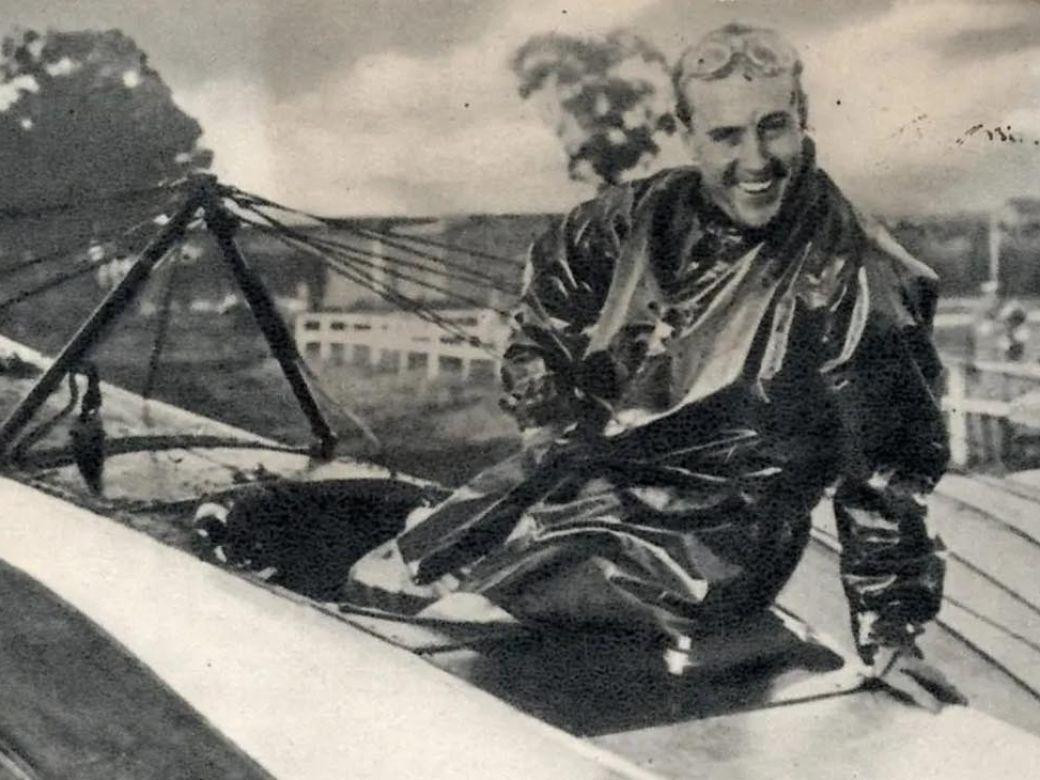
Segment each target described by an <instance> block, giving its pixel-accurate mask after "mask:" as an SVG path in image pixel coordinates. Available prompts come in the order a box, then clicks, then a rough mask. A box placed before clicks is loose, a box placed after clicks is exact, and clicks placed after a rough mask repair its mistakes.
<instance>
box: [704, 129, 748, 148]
mask: <svg viewBox="0 0 1040 780" xmlns="http://www.w3.org/2000/svg"><path fill="white" fill-rule="evenodd" d="M740 132H741V131H740V128H739V127H722V128H719V129H717V130H712V131H711V132H709V133H708V137H709V138H711V140H712V141H714V142H715V143H717V144H727V145H728V146H736V145H737V144H739V143H740Z"/></svg>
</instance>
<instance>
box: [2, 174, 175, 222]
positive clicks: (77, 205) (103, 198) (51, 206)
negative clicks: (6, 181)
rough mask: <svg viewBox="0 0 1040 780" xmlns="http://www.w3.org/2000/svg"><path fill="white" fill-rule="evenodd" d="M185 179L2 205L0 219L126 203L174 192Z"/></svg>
mask: <svg viewBox="0 0 1040 780" xmlns="http://www.w3.org/2000/svg"><path fill="white" fill-rule="evenodd" d="M187 181H188V178H187V177H184V178H181V179H178V180H177V181H175V182H173V183H170V184H159V185H156V186H153V187H147V188H142V189H128V190H118V191H116V192H112V193H106V194H104V195H97V196H92V197H83V198H78V199H76V200H70V201H62V202H58V203H48V204H46V205H43V206H35V207H32V208H22V207H18V206H3V207H0V220H11V221H13V220H17V219H27V218H33V217H43V216H50V215H53V214H66V213H69V212H75V211H81V210H83V209H86V208H90V207H91V206H96V205H106V204H119V203H126V202H127V201H132V200H135V199H138V198H144V197H147V196H150V195H158V194H160V193H173V192H176V191H177V190H178V189H180V188H182V187H183V186H184V185H185V183H187Z"/></svg>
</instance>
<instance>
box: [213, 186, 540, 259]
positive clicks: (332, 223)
mask: <svg viewBox="0 0 1040 780" xmlns="http://www.w3.org/2000/svg"><path fill="white" fill-rule="evenodd" d="M227 192H228V193H230V194H231V195H232V196H237V197H239V198H247V199H249V200H251V201H253V203H254V204H255V205H259V206H264V207H267V208H272V209H277V210H279V211H283V212H285V213H287V214H295V215H297V216H300V217H304V218H306V219H310V220H313V221H315V222H320V223H322V224H324V225H327V226H329V227H345V226H347V225H348V224H349V221H348V220H343V219H329V218H328V217H321V216H318V215H317V214H313V213H310V212H307V211H303V210H301V209H296V208H292V207H291V206H285V205H282V204H281V203H277V202H275V201H273V200H270V199H268V198H265V197H263V196H261V195H256V194H255V193H251V192H247V191H246V190H243V189H240V188H238V187H230V188H228V189H227ZM352 229H355V230H356V229H358V228H356V227H355V228H352ZM366 230H370V229H368V228H366ZM372 232H374V233H377V234H378V235H380V236H383V237H388V238H395V239H407V240H408V241H414V242H416V243H419V244H427V245H429V246H433V247H436V248H438V249H446V250H450V251H454V252H458V253H460V254H466V255H469V256H471V257H477V258H481V259H483V260H490V261H493V262H499V263H505V264H507V265H509V266H512V267H517V266H519V265H522V263H520V262H519V261H517V260H516V259H515V258H511V257H507V256H506V255H496V254H493V253H491V252H485V251H483V250H479V249H473V248H470V247H464V246H460V245H457V244H450V243H447V242H441V241H435V240H433V239H429V238H426V237H422V238H419V237H417V236H405V235H402V234H400V233H380V232H379V231H372ZM438 260H439V258H438Z"/></svg>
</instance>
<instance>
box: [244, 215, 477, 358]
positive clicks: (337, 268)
mask: <svg viewBox="0 0 1040 780" xmlns="http://www.w3.org/2000/svg"><path fill="white" fill-rule="evenodd" d="M257 213H259V214H260V216H261V217H263V218H264V219H265V220H267V221H268V222H269V223H270V224H271V225H272V226H273V227H275V228H277V229H278V235H277V236H276V237H277V238H279V239H280V240H282V242H283V243H286V244H287V245H289V246H291V247H293V248H297V249H298V248H300V247H305V248H306V250H307V251H309V252H310V253H311V254H313V255H315V256H316V257H318V258H319V259H321V260H322V261H323V262H325V263H326V265H327V267H328V268H330V269H331V270H333V271H334V272H336V273H338V274H340V275H342V276H344V277H345V278H348V279H350V280H351V281H353V282H355V283H356V284H358V285H359V286H361V287H364V288H365V289H367V290H369V291H371V292H374V293H375V294H376V295H378V296H379V297H381V298H383V299H384V300H386V301H388V302H390V303H392V304H395V305H397V306H399V307H401V308H404V309H405V310H407V311H410V312H412V313H413V314H415V315H416V316H418V317H420V318H421V319H423V320H425V321H427V322H429V323H430V324H433V325H436V326H437V327H439V328H441V329H442V330H444V331H445V332H447V333H448V334H449V335H451V336H452V337H454V338H458V339H460V340H462V341H464V342H465V343H468V344H470V345H471V346H474V347H477V348H481V349H484V350H486V351H488V352H490V354H492V355H495V357H497V355H496V354H495V353H494V352H492V351H491V350H490V349H489V347H488V345H486V344H484V343H483V342H481V341H480V339H479V338H477V337H475V336H472V335H470V334H468V333H466V332H465V331H463V330H461V329H459V328H457V327H456V326H455V325H454V324H453V323H452V322H451V321H450V320H447V319H445V318H443V317H441V316H440V315H438V314H437V313H436V312H434V311H433V310H431V309H429V308H428V307H424V306H423V305H422V304H421V303H420V302H418V301H415V300H413V299H411V298H409V297H407V296H405V295H402V294H401V293H400V292H398V291H396V290H394V289H392V288H390V287H389V286H387V285H385V283H384V284H382V285H381V284H380V282H379V281H378V280H376V279H374V278H372V277H371V276H370V275H368V274H365V273H364V272H363V271H361V270H360V269H357V268H355V267H350V266H349V265H347V267H344V265H345V263H343V262H341V261H338V259H337V258H334V257H331V256H330V255H329V253H328V252H327V251H324V250H322V249H321V248H320V247H316V246H314V245H313V244H312V243H311V242H310V241H308V240H307V239H308V237H307V236H305V235H304V234H302V233H300V232H299V231H296V230H293V229H292V228H291V227H289V226H287V225H284V224H283V223H281V222H280V221H279V220H277V219H276V218H274V217H271V216H270V215H267V214H263V213H262V212H257Z"/></svg>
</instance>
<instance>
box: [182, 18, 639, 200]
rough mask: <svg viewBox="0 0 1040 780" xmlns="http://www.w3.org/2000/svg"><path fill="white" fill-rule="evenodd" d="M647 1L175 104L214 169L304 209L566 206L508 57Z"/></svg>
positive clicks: (552, 149) (507, 24)
mask: <svg viewBox="0 0 1040 780" xmlns="http://www.w3.org/2000/svg"><path fill="white" fill-rule="evenodd" d="M646 4H647V3H646V2H634V3H629V4H628V5H627V6H626V5H625V4H623V3H622V4H619V6H622V7H621V8H617V7H614V8H609V7H597V6H596V5H595V4H593V3H590V2H584V3H576V4H570V3H568V4H567V5H566V7H564V6H561V4H560V3H557V2H545V1H543V2H540V3H539V2H536V3H531V4H528V5H525V6H523V7H521V6H520V5H517V4H514V5H512V6H511V7H510V8H508V9H506V11H505V12H503V13H502V14H500V15H499V16H497V17H496V18H495V20H494V24H493V25H491V26H490V27H489V28H488V31H487V32H486V33H485V34H483V35H481V36H478V37H475V38H472V39H470V40H467V41H463V42H460V43H459V44H458V45H455V46H453V47H451V48H450V49H448V50H447V51H442V52H428V53H425V54H423V53H416V52H406V51H403V50H401V49H399V48H397V47H392V48H388V49H385V50H383V51H379V52H372V53H369V54H366V55H364V56H360V57H357V58H356V59H354V60H353V61H352V62H351V63H350V64H349V66H347V67H341V68H340V69H339V70H338V71H336V72H332V73H328V74H325V75H324V76H323V78H322V79H321V80H320V81H318V82H315V83H313V84H311V85H309V87H310V88H308V89H304V90H300V91H299V92H298V94H295V95H286V96H283V95H279V94H278V93H277V91H276V90H274V89H272V88H259V87H258V86H257V85H256V84H253V85H251V86H249V85H247V83H246V82H241V81H238V80H225V81H221V82H211V83H209V84H204V85H201V86H200V87H199V88H197V89H195V90H193V91H192V93H191V95H190V96H186V97H185V98H184V99H183V100H182V103H183V104H184V105H185V107H186V108H188V109H189V110H191V111H193V112H194V113H195V114H196V115H197V116H199V118H200V120H201V121H202V124H203V127H204V128H206V135H205V137H204V139H203V141H204V142H205V143H207V144H210V145H211V146H212V147H213V148H214V149H216V150H217V168H218V173H223V172H227V175H228V176H232V177H237V178H238V179H241V178H242V176H243V175H245V176H246V177H247V178H249V179H250V180H252V181H254V182H255V183H256V185H255V186H260V185H263V186H264V191H265V193H266V194H269V195H272V196H273V197H280V198H283V199H285V200H287V201H289V202H290V203H293V204H295V205H298V206H301V207H304V208H309V209H313V210H317V211H322V212H325V213H353V214H361V213H413V214H435V213H452V212H464V211H475V210H476V211H541V210H547V209H549V210H558V209H563V208H566V207H567V206H569V205H571V204H573V203H574V202H575V201H577V200H578V199H581V198H585V197H589V196H590V195H591V194H592V191H591V190H590V189H589V188H588V187H586V186H583V185H579V184H576V183H574V182H571V181H569V179H568V178H567V176H566V158H565V156H564V154H563V150H562V149H561V148H560V145H559V141H558V140H557V139H556V137H555V136H554V134H553V133H552V131H551V129H550V128H549V127H548V126H546V124H545V123H544V121H543V120H542V118H540V117H539V116H538V113H537V110H536V108H535V106H534V105H532V104H528V103H525V102H524V101H522V100H521V99H520V97H519V96H518V95H517V92H516V84H515V80H514V76H513V74H512V72H511V70H510V68H509V58H510V55H511V54H512V52H513V51H514V50H515V48H516V47H517V46H519V45H520V44H521V43H522V42H523V41H524V40H525V39H526V38H527V37H528V36H529V35H531V34H534V33H536V32H542V31H544V30H546V29H550V28H552V27H553V26H555V27H556V28H557V29H561V30H563V31H572V32H579V31H589V30H601V31H606V30H610V29H613V28H614V27H616V26H618V25H619V24H621V23H623V22H624V20H626V19H627V18H629V16H630V15H631V14H632V13H634V12H636V11H638V10H639V9H640V8H642V7H644V6H645V5H646ZM238 127H242V128H243V129H244V132H243V133H242V134H240V135H236V128H238ZM232 143H233V144H234V146H228V144H232ZM254 154H255V155H260V154H266V155H267V157H266V159H265V161H264V162H265V165H262V166H259V167H258V168H252V169H251V168H250V166H249V159H250V157H251V155H254ZM240 186H244V187H245V186H246V185H245V184H242V185H240Z"/></svg>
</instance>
